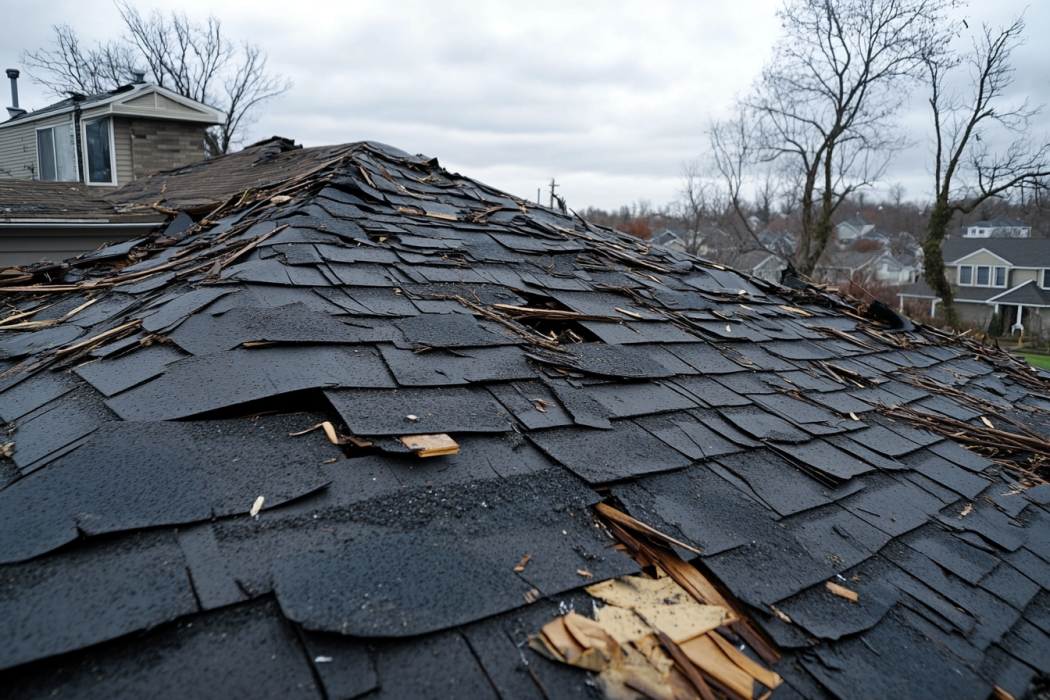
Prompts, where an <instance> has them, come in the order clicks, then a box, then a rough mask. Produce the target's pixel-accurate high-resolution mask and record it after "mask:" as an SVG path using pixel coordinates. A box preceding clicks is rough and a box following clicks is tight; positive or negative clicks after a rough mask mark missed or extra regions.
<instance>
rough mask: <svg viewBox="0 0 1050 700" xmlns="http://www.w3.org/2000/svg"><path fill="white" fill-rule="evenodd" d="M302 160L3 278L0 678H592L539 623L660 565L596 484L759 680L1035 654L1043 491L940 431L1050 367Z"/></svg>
mask: <svg viewBox="0 0 1050 700" xmlns="http://www.w3.org/2000/svg"><path fill="white" fill-rule="evenodd" d="M278 151H280V149H278ZM295 153H301V151H287V150H286V151H283V152H277V153H275V154H274V156H273V157H274V159H275V161H276V162H278V163H280V162H281V159H282V158H293V157H300V158H301V157H302V156H301V155H300V156H295V155H294V154H295ZM303 162H306V161H300V163H303ZM224 167H225V166H224ZM245 167H247V166H245ZM202 169H203V166H202ZM294 171H295V167H293V166H291V165H289V166H288V170H287V171H285V172H284V177H283V179H278V178H274V180H273V181H272V182H271V183H270V184H269V185H267V186H261V185H257V186H253V190H252V191H251V192H249V193H247V194H243V195H242V196H239V197H237V198H232V197H231V198H229V199H226V200H225V202H226V203H225V204H224V205H223V207H222V208H221V209H220V210H218V211H213V212H212V215H211V217H210V219H209V220H208V221H207V222H206V223H201V222H198V223H197V224H195V225H193V226H192V227H189V228H187V227H186V226H185V225H182V226H181V228H179V227H175V228H169V229H168V230H167V231H165V230H159V231H158V232H157V233H156V234H155V235H154V236H152V237H150V238H149V239H147V240H145V241H141V242H136V243H133V244H131V245H128V244H125V247H124V248H121V249H120V251H119V252H111V253H106V252H105V251H102V253H101V254H98V255H95V256H94V257H85V258H83V259H81V260H78V261H74V262H73V263H72V264H70V265H64V266H51V267H49V268H36V269H35V270H30V271H29V272H31V273H33V274H35V275H36V276H35V277H34V279H33V283H34V285H36V286H34V285H31V284H23V285H22V286H21V287H19V288H12V287H8V288H7V292H5V293H4V301H5V303H6V304H7V306H8V307H9V308H10V309H11V311H10V312H9V313H8V314H7V315H6V317H5V318H4V319H3V320H0V363H2V364H0V371H2V372H3V374H2V375H0V419H2V420H3V421H4V425H5V429H6V432H7V434H8V435H9V438H7V440H8V441H10V442H13V445H10V446H8V449H9V450H10V451H11V452H12V458H11V459H0V669H2V670H0V687H3V688H4V689H5V691H4V692H5V695H6V696H7V697H11V698H21V697H45V696H51V695H52V694H53V693H54V694H55V696H56V697H60V696H66V697H78V698H92V697H99V698H101V697H107V698H110V697H142V696H145V695H148V696H150V697H153V698H158V699H160V698H169V697H170V698H183V697H234V696H237V697H252V698H271V697H273V698H300V697H301V698H352V697H359V696H366V695H367V697H369V698H403V697H414V698H448V697H471V698H473V697H493V698H494V697H502V698H519V697H523V698H542V697H548V698H553V697H591V693H593V692H594V690H593V688H590V687H589V686H588V683H589V682H591V680H590V677H589V676H588V674H587V672H586V671H584V670H581V669H578V668H572V667H570V666H567V665H563V664H558V663H555V662H552V661H550V660H549V659H548V658H546V657H545V656H543V655H541V654H538V653H536V652H535V651H533V650H532V649H530V648H528V647H527V646H526V642H527V639H528V636H529V635H532V634H536V633H537V632H538V631H539V630H540V628H541V627H543V626H544V625H546V624H548V623H550V622H551V621H552V620H554V619H556V618H557V617H558V616H561V615H565V614H566V613H567V612H569V611H570V610H575V611H576V612H577V613H579V614H581V615H583V616H587V617H589V616H591V615H592V614H594V611H596V610H597V607H598V602H597V601H596V600H595V599H594V598H592V597H591V596H590V595H589V594H588V593H587V592H586V591H585V590H584V587H585V586H587V585H590V584H593V583H596V582H598V581H603V580H608V579H611V578H616V577H622V576H624V575H628V574H638V573H639V572H640V571H645V572H646V573H647V574H648V575H650V576H652V575H656V571H655V569H653V568H652V567H651V566H649V565H648V564H647V563H646V562H651V561H652V560H647V559H646V556H655V555H653V554H652V552H654V551H656V550H655V549H653V548H654V547H657V544H653V542H657V540H653V541H652V542H650V544H646V542H649V540H647V539H646V537H647V536H648V535H646V533H645V532H644V531H640V530H634V531H633V534H632V535H628V534H627V533H628V530H624V529H622V528H621V527H620V526H618V525H617V524H616V522H614V521H610V520H609V519H608V517H607V516H603V515H602V513H603V512H606V511H603V510H602V509H608V508H616V509H618V510H619V511H620V512H622V513H626V514H629V515H630V516H631V517H633V518H635V519H637V521H641V522H643V523H645V524H646V525H648V526H650V527H651V528H654V529H655V530H657V531H659V532H661V533H664V534H665V535H667V536H670V537H673V538H674V540H675V541H676V542H678V543H679V544H681V545H684V547H679V548H678V549H676V550H675V551H677V552H678V554H679V555H682V556H684V557H685V558H686V559H687V560H689V562H690V563H689V564H682V565H681V566H684V567H686V568H687V569H689V570H690V571H696V572H700V573H697V574H696V575H697V576H701V575H702V576H706V577H707V578H708V579H709V580H710V581H714V582H716V583H717V586H719V588H717V591H721V593H719V592H716V589H715V588H711V589H710V590H711V592H710V593H708V594H702V593H697V594H695V595H696V596H698V597H702V596H703V595H708V596H709V597H710V596H714V597H717V598H720V597H721V596H723V595H724V596H727V599H728V601H729V602H728V603H726V604H727V605H729V606H730V607H731V608H732V609H733V610H734V611H736V613H737V614H738V616H739V618H740V619H737V621H736V622H734V623H733V624H732V625H729V624H728V623H727V626H725V627H722V628H719V630H718V631H712V632H711V634H718V635H719V637H718V639H719V640H722V641H723V642H725V643H726V644H728V645H729V647H730V648H732V649H737V650H739V649H741V648H744V649H746V650H747V654H750V655H751V658H752V659H758V658H759V656H756V654H758V655H760V656H761V658H762V659H764V661H763V662H759V661H755V660H752V661H751V662H749V663H752V664H756V668H757V665H758V664H760V663H766V662H770V661H773V660H774V659H776V658H777V657H778V656H779V660H778V661H776V662H775V663H773V664H772V668H773V669H774V670H775V671H776V673H778V674H779V676H780V677H781V678H783V680H784V683H783V684H782V685H780V686H779V687H777V688H776V690H775V691H774V695H773V697H774V698H794V697H807V698H824V697H829V696H837V697H873V698H874V697H902V698H908V697H914V698H925V697H930V696H931V695H942V696H945V697H953V698H980V699H982V700H983V698H987V697H988V696H989V694H990V692H991V691H992V689H993V687H994V686H1000V687H1001V688H1003V689H1004V690H1005V691H1007V692H1010V693H1014V694H1016V695H1017V696H1020V695H1021V694H1022V693H1023V692H1024V690H1025V688H1026V687H1027V686H1028V684H1029V682H1030V679H1031V678H1032V677H1033V675H1034V674H1035V673H1036V671H1041V672H1043V673H1046V672H1050V668H1048V665H1047V664H1048V659H1050V627H1048V626H1047V621H1048V619H1050V618H1048V610H1050V542H1048V540H1047V533H1048V532H1050V511H1048V510H1047V504H1048V503H1050V499H1048V498H1047V495H1046V489H1047V487H1046V486H1045V485H1043V486H1037V484H1039V483H1040V482H1041V477H1040V476H1038V473H1037V472H1036V471H1033V470H1032V469H1033V467H1031V466H1030V465H1029V464H1028V463H1027V462H1018V463H1017V464H1016V465H1014V464H1013V463H1007V462H994V461H990V460H989V459H986V458H985V457H983V456H981V455H980V454H979V453H978V452H975V451H970V450H967V449H963V448H962V447H960V446H959V445H958V444H956V442H953V441H952V440H947V439H945V438H944V437H942V434H947V433H949V432H950V433H952V434H961V432H960V431H962V432H965V431H966V430H969V431H981V430H985V428H984V427H983V424H982V423H981V421H980V420H978V416H989V415H991V416H992V420H994V421H996V424H997V425H998V426H999V427H1000V428H1001V429H1002V430H1010V431H1013V430H1015V428H1014V427H1013V426H1012V424H1010V423H1008V422H1007V421H1005V420H1001V419H1000V418H999V417H997V416H999V415H1000V414H1001V415H1003V416H1010V417H1012V418H1014V419H1016V420H1017V421H1018V423H1020V424H1022V425H1028V424H1033V425H1034V424H1037V423H1041V422H1043V420H1044V418H1043V417H1042V413H1043V412H1045V411H1046V410H1050V403H1048V402H1047V401H1046V399H1045V395H1046V394H1050V383H1048V380H1047V378H1046V375H1043V374H1038V373H1035V372H1034V371H1032V370H1030V369H1025V367H1024V366H1022V365H1020V364H1018V363H1016V362H1015V361H1013V360H1011V359H1010V358H1009V357H1008V356H1006V355H1005V354H1003V353H997V352H994V351H992V350H988V349H983V348H981V347H980V346H978V345H976V344H975V343H974V342H973V341H970V340H967V339H960V338H957V337H953V336H949V335H946V334H944V333H942V332H939V331H936V330H935V329H931V328H928V327H919V328H917V329H915V330H913V331H910V332H899V333H893V332H890V331H891V329H888V328H887V327H886V326H883V325H880V324H878V323H875V322H873V321H865V320H863V316H862V315H861V313H862V312H863V309H856V308H854V307H852V306H850V305H848V304H846V303H845V302H843V301H842V300H840V299H838V298H835V297H831V296H827V295H824V294H822V293H820V292H816V291H812V290H811V291H808V292H806V291H803V292H799V291H795V290H789V289H787V288H785V287H780V286H777V285H773V284H769V283H767V282H764V281H762V280H758V279H753V278H750V277H747V276H743V275H741V274H738V273H736V272H734V271H732V270H729V269H726V268H724V267H722V266H717V265H713V264H710V263H708V262H705V261H703V260H701V259H698V258H695V257H692V256H688V255H684V254H679V253H676V252H673V251H669V250H666V249H662V248H659V247H656V246H648V245H647V244H646V243H645V242H643V241H639V240H636V239H633V238H631V237H629V236H626V235H624V234H620V233H618V232H616V231H612V230H610V229H605V228H599V227H596V226H593V225H590V224H587V223H584V222H583V221H581V220H579V219H574V218H571V217H569V216H565V215H563V214H561V213H559V212H556V211H552V210H550V209H546V208H543V207H537V206H536V205H533V204H530V203H527V202H525V201H524V200H521V199H518V198H516V197H513V196H511V195H508V194H505V193H503V192H499V191H497V190H494V189H493V188H491V187H487V186H485V185H483V184H481V183H478V182H476V181H473V180H470V179H468V178H466V177H463V176H460V175H456V174H453V173H449V172H447V171H445V170H443V169H441V168H440V167H439V166H438V164H437V162H436V161H435V160H433V159H428V158H423V157H416V156H408V155H407V154H404V153H402V152H399V151H396V150H394V149H389V148H387V147H382V146H379V145H375V144H352V145H348V146H344V147H338V148H335V149H332V150H331V151H330V152H328V156H326V157H325V158H324V159H323V160H322V162H320V163H318V162H316V161H310V163H309V165H308V166H302V167H301V168H300V169H299V172H297V173H296V172H294ZM306 171H309V172H306ZM166 177H168V180H167V182H168V183H169V185H172V186H173V187H174V184H173V183H175V181H176V180H177V178H176V177H175V175H174V174H168V176H166ZM185 177H189V175H186V176H185ZM231 177H233V175H231ZM162 180H163V178H160V179H159V180H157V181H158V182H159V181H162ZM185 182H186V183H187V188H189V182H190V181H189V180H185ZM187 191H189V190H187ZM156 194H157V192H153V195H156ZM147 196H148V192H147V191H146V190H145V189H143V190H142V192H141V197H142V198H143V199H144V200H145V198H146V197H147ZM189 199H192V197H191V198H189ZM194 206H196V203H195V204H194ZM891 406H896V408H895V409H891V408H889V407H891ZM975 407H976V408H975ZM906 411H914V412H915V416H918V417H917V418H916V417H915V416H913V415H911V414H906V413H905V412H906ZM891 414H892V415H891ZM326 421H327V422H329V423H330V424H331V425H330V427H331V428H332V431H333V434H332V437H334V438H336V442H338V443H340V444H334V443H333V441H332V440H331V439H330V438H329V437H327V436H326V431H325V430H322V429H320V428H317V429H314V430H312V431H310V432H305V433H304V432H303V431H307V430H308V429H310V428H313V427H316V426H318V425H319V424H322V423H324V422H326ZM922 421H926V422H925V423H922ZM950 421H962V424H963V428H965V430H963V428H959V427H958V426H957V425H955V424H951V425H952V426H954V427H951V428H950V430H949V429H948V428H945V429H944V431H942V433H940V434H939V433H935V432H929V431H927V430H920V429H917V428H916V427H913V425H916V424H923V425H928V426H932V427H934V428H935V429H936V430H940V428H939V426H941V425H942V424H944V425H948V424H949V422H950ZM1017 430H1020V428H1017ZM439 433H445V434H448V435H449V436H451V438H452V439H453V440H454V441H455V442H456V443H458V445H459V452H458V454H455V455H449V456H441V457H429V458H420V457H418V456H416V455H415V454H413V448H411V447H409V446H407V445H406V443H405V442H402V441H401V440H399V439H398V438H399V437H404V436H409V435H418V434H439ZM1026 435H1027V434H1026ZM340 436H346V437H340ZM1033 439H1034V438H1033ZM408 442H411V441H408ZM1033 444H1035V443H1033ZM1004 455H1005V453H1000V455H999V459H1003V458H1004ZM1010 465H1013V466H1010ZM1008 466H1009V467H1010V468H1007V467H1008ZM1028 487H1030V488H1028ZM1026 488H1027V490H1026ZM599 506H600V507H599ZM659 542H662V543H663V545H667V546H670V545H668V542H669V540H659ZM614 544H615V545H616V547H614V546H613V545H614ZM663 545H661V546H663ZM676 546H677V545H676ZM657 549H658V547H657ZM659 551H661V552H664V553H663V554H660V555H659V556H660V557H664V558H663V559H658V561H661V562H663V561H671V559H670V558H673V557H674V556H675V555H674V553H673V552H672V551H671V549H663V550H659ZM646 552H649V554H646ZM694 552H698V553H699V554H694ZM628 553H630V554H631V556H628ZM643 565H644V566H643ZM673 572H677V573H673V575H674V576H680V575H682V574H681V571H679V570H677V569H675V570H673ZM678 580H679V578H675V581H678ZM828 582H833V583H834V582H837V583H838V584H841V585H842V586H844V587H846V588H849V589H851V590H853V591H854V592H856V593H858V595H859V598H858V601H857V602H851V601H849V600H846V599H844V598H842V597H839V596H837V595H833V594H832V593H831V592H829V590H828V588H827V586H826V584H827V583H828ZM708 602H710V600H708ZM683 648H684V647H683ZM716 649H717V647H716ZM763 649H766V651H765V652H763V651H762V650H763ZM770 650H776V651H770ZM727 653H728V652H727ZM756 673H757V671H756ZM759 675H761V674H759ZM683 678H684V676H683ZM710 680H711V682H713V683H716V685H715V686H714V687H715V689H716V691H717V693H720V694H722V695H725V696H727V697H736V696H735V695H732V694H731V693H729V692H728V691H726V690H725V689H724V688H723V686H719V685H717V679H710ZM689 688H691V686H689V687H688V688H683V689H682V690H681V695H680V697H698V695H696V694H695V693H694V694H692V695H691V694H690V693H692V692H693V691H692V690H690V689H689ZM719 688H722V689H719ZM764 692H765V689H764V688H763V687H762V686H760V685H755V686H754V694H755V697H758V696H761V695H762V694H764Z"/></svg>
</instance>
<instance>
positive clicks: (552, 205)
mask: <svg viewBox="0 0 1050 700" xmlns="http://www.w3.org/2000/svg"><path fill="white" fill-rule="evenodd" d="M557 186H558V183H556V182H555V181H554V178H553V177H552V178H551V184H550V188H551V206H550V208H551V209H553V208H554V188H556V187H557Z"/></svg>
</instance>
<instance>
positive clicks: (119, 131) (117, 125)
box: [113, 117, 135, 185]
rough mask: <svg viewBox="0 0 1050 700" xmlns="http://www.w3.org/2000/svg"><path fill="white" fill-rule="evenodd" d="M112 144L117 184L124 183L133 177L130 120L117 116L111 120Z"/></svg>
mask: <svg viewBox="0 0 1050 700" xmlns="http://www.w3.org/2000/svg"><path fill="white" fill-rule="evenodd" d="M113 145H114V149H115V154H116V161H117V184H118V185H126V184H127V183H129V182H131V181H132V180H134V179H135V175H134V168H133V160H132V156H131V120H130V119H122V118H120V117H117V118H115V119H114V120H113Z"/></svg>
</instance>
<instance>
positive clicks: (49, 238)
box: [0, 178, 167, 267]
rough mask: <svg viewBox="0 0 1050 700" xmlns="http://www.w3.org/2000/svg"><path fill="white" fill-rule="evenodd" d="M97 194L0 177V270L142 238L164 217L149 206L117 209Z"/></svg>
mask: <svg viewBox="0 0 1050 700" xmlns="http://www.w3.org/2000/svg"><path fill="white" fill-rule="evenodd" d="M100 194H101V193H100V192H98V191H96V190H88V188H87V187H85V186H84V185H82V184H80V183H76V182H34V181H31V180H12V179H2V178H0V267H13V266H15V265H26V264H29V263H34V262H38V261H39V260H41V259H46V260H50V261H52V262H58V261H61V260H65V259H67V258H71V257H73V256H76V255H80V254H81V253H85V252H87V251H89V250H94V249H96V248H98V247H99V246H101V245H103V244H104V243H107V242H109V243H113V242H119V241H126V240H130V239H132V238H138V237H139V236H143V235H145V234H146V233H148V232H149V231H150V230H152V229H153V228H154V227H156V226H157V225H158V224H160V223H162V222H164V221H165V219H167V215H166V214H163V213H161V212H159V211H157V210H155V209H153V208H152V207H134V208H128V207H118V206H115V205H114V204H113V203H111V202H108V201H106V200H105V199H103V198H102V197H100V196H99V195H100Z"/></svg>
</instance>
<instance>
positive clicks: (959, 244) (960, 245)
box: [942, 238, 1050, 267]
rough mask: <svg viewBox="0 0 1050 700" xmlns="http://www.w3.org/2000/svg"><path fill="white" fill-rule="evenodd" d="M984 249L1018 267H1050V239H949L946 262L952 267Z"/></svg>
mask: <svg viewBox="0 0 1050 700" xmlns="http://www.w3.org/2000/svg"><path fill="white" fill-rule="evenodd" d="M982 248H984V249H986V250H988V251H990V252H992V253H994V254H996V255H998V256H999V257H1001V258H1003V259H1005V260H1008V261H1009V262H1010V264H1012V265H1015V266H1017V267H1050V238H949V239H948V240H946V241H945V242H944V247H943V248H942V251H943V254H944V262H945V263H947V264H949V265H950V264H952V263H953V262H955V261H956V260H958V259H960V258H963V257H965V256H967V255H970V254H971V253H975V252H977V251H978V250H981V249H982Z"/></svg>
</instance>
